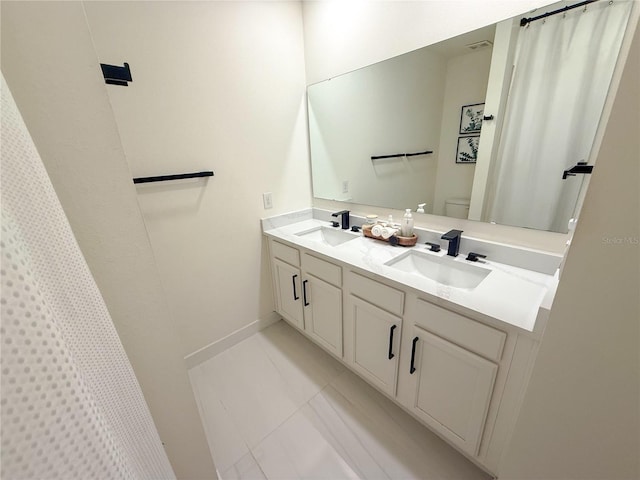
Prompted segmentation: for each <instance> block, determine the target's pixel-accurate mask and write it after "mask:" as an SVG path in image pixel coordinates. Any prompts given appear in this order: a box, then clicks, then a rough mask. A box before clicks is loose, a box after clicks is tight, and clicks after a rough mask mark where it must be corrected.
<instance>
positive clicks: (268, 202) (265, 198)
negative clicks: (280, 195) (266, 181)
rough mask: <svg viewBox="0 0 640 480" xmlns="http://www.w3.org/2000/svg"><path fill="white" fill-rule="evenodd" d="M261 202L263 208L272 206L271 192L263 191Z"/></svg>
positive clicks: (266, 208)
mask: <svg viewBox="0 0 640 480" xmlns="http://www.w3.org/2000/svg"><path fill="white" fill-rule="evenodd" d="M262 204H263V205H264V209H265V210H268V209H270V208H273V195H272V194H271V192H265V193H263V194H262Z"/></svg>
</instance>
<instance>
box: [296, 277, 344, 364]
mask: <svg viewBox="0 0 640 480" xmlns="http://www.w3.org/2000/svg"><path fill="white" fill-rule="evenodd" d="M302 297H303V302H304V323H305V330H306V332H307V333H308V334H309V335H310V336H311V337H313V338H314V339H315V340H316V341H317V342H318V343H319V344H320V345H322V346H323V347H324V348H326V349H327V350H329V351H330V352H332V353H334V354H335V355H337V356H339V357H341V358H342V290H340V289H339V288H336V287H334V286H333V285H330V284H328V283H327V282H325V281H323V280H320V279H319V278H316V277H314V276H313V275H305V277H304V280H303V284H302Z"/></svg>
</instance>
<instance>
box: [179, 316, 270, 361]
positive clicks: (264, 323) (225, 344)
mask: <svg viewBox="0 0 640 480" xmlns="http://www.w3.org/2000/svg"><path fill="white" fill-rule="evenodd" d="M281 318H282V317H281V316H280V315H278V314H277V313H276V312H271V313H270V314H269V315H267V316H266V317H265V318H260V319H258V320H256V321H255V322H251V323H250V324H249V325H246V326H244V327H242V328H240V329H238V330H236V331H235V332H233V333H231V334H229V335H227V336H226V337H224V338H221V339H220V340H217V341H215V342H213V343H210V344H209V345H207V346H206V347H202V348H201V349H200V350H196V351H195V352H193V353H190V354H189V355H187V356H186V357H184V361H185V363H186V365H187V369H190V368H193V367H195V366H196V365H199V364H201V363H202V362H206V361H207V360H209V359H210V358H213V357H215V356H216V355H218V354H219V353H222V352H224V351H225V350H227V349H228V348H231V347H233V346H234V345H235V344H236V343H240V342H241V341H242V340H244V339H245V338H249V337H250V336H251V335H253V334H254V333H256V332H259V331H260V330H262V329H265V328H267V327H268V326H269V325H273V324H274V323H276V322H277V321H278V320H280V319H281Z"/></svg>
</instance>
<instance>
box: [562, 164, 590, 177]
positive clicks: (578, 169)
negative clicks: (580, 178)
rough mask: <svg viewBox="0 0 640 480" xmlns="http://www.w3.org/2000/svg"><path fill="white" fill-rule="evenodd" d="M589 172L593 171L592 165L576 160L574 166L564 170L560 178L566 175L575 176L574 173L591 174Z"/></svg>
mask: <svg viewBox="0 0 640 480" xmlns="http://www.w3.org/2000/svg"><path fill="white" fill-rule="evenodd" d="M591 172H593V165H587V162H578V163H577V164H576V165H575V166H574V167H571V168H570V169H569V170H565V171H564V173H563V174H562V179H563V180H566V178H567V177H575V175H576V173H582V174H584V175H591Z"/></svg>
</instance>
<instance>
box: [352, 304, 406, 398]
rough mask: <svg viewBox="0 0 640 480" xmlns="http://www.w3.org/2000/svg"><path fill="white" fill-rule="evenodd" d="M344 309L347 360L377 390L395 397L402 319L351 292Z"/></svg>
mask: <svg viewBox="0 0 640 480" xmlns="http://www.w3.org/2000/svg"><path fill="white" fill-rule="evenodd" d="M347 309H348V311H347V312H346V315H345V357H346V360H347V362H349V363H350V364H352V365H353V368H354V369H355V370H356V371H357V372H358V373H360V375H362V376H363V377H365V378H367V379H368V380H369V381H370V382H372V383H373V384H374V385H376V386H377V387H378V388H379V389H381V390H383V391H385V392H386V393H388V394H390V395H393V396H395V394H396V382H397V377H398V358H399V355H398V352H399V348H400V334H401V327H402V319H401V318H399V317H396V316H395V315H391V314H390V313H388V312H385V311H384V310H381V309H380V308H378V307H375V306H373V305H371V304H370V303H368V302H365V301H364V300H361V299H359V298H357V297H354V296H353V295H349V298H348V300H347ZM347 330H348V331H347Z"/></svg>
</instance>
